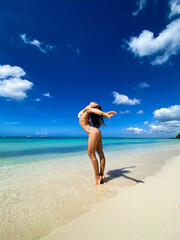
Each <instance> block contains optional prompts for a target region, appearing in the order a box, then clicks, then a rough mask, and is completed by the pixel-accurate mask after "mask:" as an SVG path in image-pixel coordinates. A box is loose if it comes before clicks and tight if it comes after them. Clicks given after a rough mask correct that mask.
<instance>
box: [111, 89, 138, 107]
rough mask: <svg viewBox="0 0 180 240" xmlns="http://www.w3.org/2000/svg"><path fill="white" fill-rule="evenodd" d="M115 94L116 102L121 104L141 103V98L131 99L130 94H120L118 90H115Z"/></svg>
mask: <svg viewBox="0 0 180 240" xmlns="http://www.w3.org/2000/svg"><path fill="white" fill-rule="evenodd" d="M113 96H114V98H115V100H114V102H113V103H115V104H117V105H119V104H124V105H136V104H140V101H141V100H139V99H136V98H134V99H129V98H128V96H126V95H123V94H119V93H118V92H115V91H114V92H113Z"/></svg>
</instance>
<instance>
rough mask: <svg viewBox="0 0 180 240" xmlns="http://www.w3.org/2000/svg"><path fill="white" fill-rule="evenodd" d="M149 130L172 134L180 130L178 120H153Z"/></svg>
mask: <svg viewBox="0 0 180 240" xmlns="http://www.w3.org/2000/svg"><path fill="white" fill-rule="evenodd" d="M149 127H150V128H151V130H150V132H151V133H154V132H158V133H167V132H168V133H170V132H171V133H173V134H174V135H175V134H176V133H178V132H180V121H168V122H155V123H152V124H150V125H149Z"/></svg>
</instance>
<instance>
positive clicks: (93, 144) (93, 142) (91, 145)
mask: <svg viewBox="0 0 180 240" xmlns="http://www.w3.org/2000/svg"><path fill="white" fill-rule="evenodd" d="M99 138H100V131H99V130H98V129H97V132H96V133H95V132H93V131H89V139H88V155H89V157H90V159H91V161H92V165H93V168H94V173H95V179H96V183H97V184H101V176H100V175H99V164H98V161H97V158H96V155H95V151H96V148H97V144H98V141H99Z"/></svg>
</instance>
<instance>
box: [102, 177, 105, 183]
mask: <svg viewBox="0 0 180 240" xmlns="http://www.w3.org/2000/svg"><path fill="white" fill-rule="evenodd" d="M102 181H103V183H104V181H105V176H104V175H103V176H102Z"/></svg>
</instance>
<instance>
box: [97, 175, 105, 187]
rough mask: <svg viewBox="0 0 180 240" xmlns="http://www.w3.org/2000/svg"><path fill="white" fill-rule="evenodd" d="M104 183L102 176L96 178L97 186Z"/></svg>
mask: <svg viewBox="0 0 180 240" xmlns="http://www.w3.org/2000/svg"><path fill="white" fill-rule="evenodd" d="M102 183H103V180H102V176H99V177H97V178H96V184H97V185H100V184H102Z"/></svg>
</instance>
